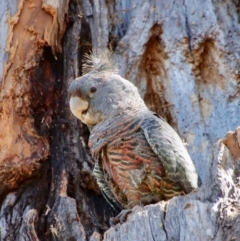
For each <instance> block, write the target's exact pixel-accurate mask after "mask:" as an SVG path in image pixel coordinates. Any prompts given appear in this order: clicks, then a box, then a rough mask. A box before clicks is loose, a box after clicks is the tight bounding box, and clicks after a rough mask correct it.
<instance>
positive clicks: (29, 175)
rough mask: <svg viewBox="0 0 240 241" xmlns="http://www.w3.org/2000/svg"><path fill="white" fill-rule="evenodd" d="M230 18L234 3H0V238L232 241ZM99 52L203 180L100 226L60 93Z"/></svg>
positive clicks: (234, 145) (93, 187)
mask: <svg viewBox="0 0 240 241" xmlns="http://www.w3.org/2000/svg"><path fill="white" fill-rule="evenodd" d="M239 16H240V15H239V4H238V3H237V2H236V1H235V0H231V1H229V2H219V1H210V0H207V1H205V2H204V3H199V1H196V0H193V1H187V0H182V1H177V2H176V1H169V0H161V1H160V2H159V1H154V0H150V1H125V0H122V1H99V0H94V1H89V0H81V1H77V0H69V1H63V0H59V1H53V0H31V1H28V0H21V1H11V2H6V1H4V2H3V3H1V6H0V29H1V35H0V59H1V60H2V61H0V90H1V92H0V202H1V204H0V206H1V209H0V210H1V211H0V233H1V240H14V241H15V240H91V241H100V240H124V241H126V240H131V241H133V240H155V241H156V240H195V239H196V240H224V241H225V240H240V238H239V237H240V234H239V229H238V227H239V224H240V218H239V217H240V215H239V211H240V207H239V204H238V203H239V197H240V195H239V176H240V172H239V170H240V168H239V165H240V164H239V163H240V162H239V158H240V152H239V149H240V148H239V146H240V144H239V143H240V140H239V136H240V134H239V128H238V129H236V128H237V126H239V118H238V113H239V111H240V101H239V93H240V91H239V76H240V73H239V63H240V61H239V58H240V52H239V51H240V47H239V35H240V25H239V19H240V17H239ZM107 45H108V46H111V47H112V48H113V49H114V52H115V54H116V57H117V60H118V64H119V72H120V74H121V75H122V76H123V77H125V78H127V79H129V80H130V81H132V82H133V83H134V84H135V85H136V86H137V87H138V89H139V92H140V94H141V96H142V98H143V99H144V100H145V102H146V104H147V105H148V107H149V108H150V109H152V110H154V111H156V112H157V113H159V114H160V115H162V116H163V117H164V118H165V119H166V120H167V121H168V122H169V123H170V124H171V125H172V126H173V127H174V128H175V129H176V130H177V131H178V133H179V134H180V136H181V137H182V139H183V140H184V141H186V143H187V148H188V151H189V153H190V155H191V157H192V159H193V161H194V163H195V165H196V168H197V171H198V173H199V175H200V177H201V179H202V181H203V186H202V187H201V188H199V189H198V190H196V192H193V193H191V194H189V195H186V196H181V197H175V198H173V199H171V200H169V201H168V202H160V203H158V204H155V205H149V206H145V207H135V208H134V210H133V213H132V214H130V215H129V216H128V220H127V222H126V223H124V224H122V225H120V224H118V225H116V226H115V227H111V228H110V229H109V230H107V229H108V228H109V225H108V220H109V218H110V217H112V216H115V215H116V213H115V212H114V211H113V210H112V209H111V207H109V205H108V204H107V203H106V201H105V200H104V198H103V197H102V196H101V194H100V190H99V188H98V187H97V184H96V182H95V180H94V178H93V176H92V174H91V172H92V166H93V163H92V160H91V157H90V155H89V151H88V148H87V141H88V135H89V133H88V130H87V128H86V127H85V126H84V125H83V124H81V123H79V122H78V121H77V120H76V119H75V118H74V117H73V116H72V115H71V113H70V111H69V107H68V96H67V88H68V86H69V83H70V82H71V81H72V80H73V79H74V78H76V77H78V76H79V75H81V73H82V70H81V61H82V56H83V55H84V53H86V52H88V51H89V50H91V49H92V48H96V47H98V48H99V47H100V48H102V47H105V46H107ZM235 129H236V130H235ZM234 130H235V131H234ZM229 131H232V132H229ZM227 132H228V134H227V135H226V136H225V137H224V138H223V136H224V135H225V134H226V133H227ZM221 138H223V140H222V141H221V142H219V143H218V144H217V145H215V146H214V144H215V143H216V142H217V141H218V140H219V139H221ZM143 227H144V228H143Z"/></svg>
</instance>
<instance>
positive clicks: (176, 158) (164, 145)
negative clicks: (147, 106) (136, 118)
mask: <svg viewBox="0 0 240 241" xmlns="http://www.w3.org/2000/svg"><path fill="white" fill-rule="evenodd" d="M141 129H142V131H143V133H144V135H145V137H146V140H147V142H148V143H149V145H150V146H151V148H152V150H153V152H154V153H155V154H156V155H157V156H158V158H159V160H160V161H161V162H162V164H163V166H164V168H165V172H166V177H167V178H169V179H170V180H171V181H174V182H177V183H179V184H180V186H181V187H182V189H183V191H184V192H185V193H189V192H191V191H192V190H194V189H196V188H197V187H198V176H197V173H196V170H195V167H194V165H193V162H192V160H191V158H190V156H189V154H188V152H187V150H186V148H185V146H184V145H183V143H182V140H181V139H180V137H179V136H178V134H177V133H176V132H175V131H174V130H173V129H172V127H171V126H170V125H169V124H168V123H167V122H166V121H165V120H164V119H162V118H161V117H160V116H158V115H157V114H155V113H153V112H150V111H149V112H147V113H146V115H145V116H144V121H143V124H142V127H141Z"/></svg>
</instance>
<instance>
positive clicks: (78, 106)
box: [70, 96, 89, 123]
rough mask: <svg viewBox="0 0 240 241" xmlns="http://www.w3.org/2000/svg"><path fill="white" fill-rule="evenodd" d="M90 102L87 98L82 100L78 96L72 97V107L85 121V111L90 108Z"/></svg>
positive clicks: (74, 113) (74, 112)
mask: <svg viewBox="0 0 240 241" xmlns="http://www.w3.org/2000/svg"><path fill="white" fill-rule="evenodd" d="M88 106H89V104H88V102H87V101H86V100H82V99H80V98H79V97H77V96H72V97H71V98H70V109H71V111H72V113H73V115H75V116H76V117H77V118H78V119H80V120H81V121H82V122H83V123H84V117H83V114H84V112H86V111H87V109H88Z"/></svg>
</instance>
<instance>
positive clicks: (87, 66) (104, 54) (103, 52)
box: [82, 49, 118, 75]
mask: <svg viewBox="0 0 240 241" xmlns="http://www.w3.org/2000/svg"><path fill="white" fill-rule="evenodd" d="M92 71H93V72H104V71H106V72H110V73H117V72H118V68H117V63H116V58H115V56H114V54H113V52H112V51H111V50H109V49H97V50H96V49H95V50H93V51H92V52H90V53H89V54H85V55H84V57H83V65H82V72H83V75H85V74H87V73H89V72H92Z"/></svg>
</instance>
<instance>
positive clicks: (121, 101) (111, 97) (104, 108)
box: [68, 71, 145, 127]
mask: <svg viewBox="0 0 240 241" xmlns="http://www.w3.org/2000/svg"><path fill="white" fill-rule="evenodd" d="M68 92H69V95H70V109H71V111H72V113H73V114H74V115H75V116H76V117H77V118H78V119H80V120H81V121H82V122H83V123H85V124H86V125H88V126H89V127H94V126H95V125H96V124H98V123H101V122H103V121H106V120H108V119H109V118H111V117H114V116H117V115H119V114H121V113H123V112H125V111H126V109H134V108H139V107H145V104H144V102H143V100H142V99H141V97H140V96H139V94H138V90H137V88H136V87H135V86H134V85H133V84H132V83H130V82H129V81H128V80H126V79H124V78H122V77H121V76H119V75H117V74H115V73H111V72H107V71H103V72H94V71H93V72H90V73H88V74H86V75H84V76H82V77H79V78H77V79H75V80H74V81H73V82H72V83H71V85H70V87H69V90H68Z"/></svg>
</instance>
